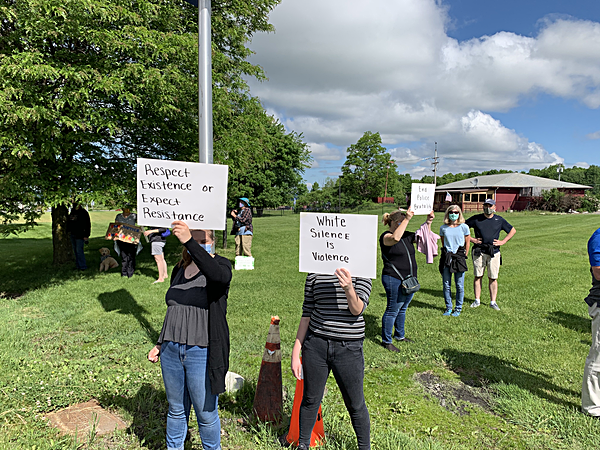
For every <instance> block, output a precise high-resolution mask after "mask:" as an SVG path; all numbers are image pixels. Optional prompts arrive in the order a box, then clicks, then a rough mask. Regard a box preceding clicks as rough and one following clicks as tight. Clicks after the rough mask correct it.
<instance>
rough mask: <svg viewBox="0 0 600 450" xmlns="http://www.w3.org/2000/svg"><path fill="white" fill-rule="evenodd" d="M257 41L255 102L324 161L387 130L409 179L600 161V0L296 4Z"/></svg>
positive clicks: (325, 164) (335, 164)
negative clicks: (434, 160) (262, 76)
mask: <svg viewBox="0 0 600 450" xmlns="http://www.w3.org/2000/svg"><path fill="white" fill-rule="evenodd" d="M271 21H272V23H273V24H274V25H275V27H276V30H277V31H276V33H274V34H261V35H258V36H256V37H255V38H254V40H253V42H252V44H251V48H252V50H254V51H255V52H256V54H255V55H254V56H253V57H252V59H251V60H252V62H254V63H257V64H260V65H261V66H262V67H263V68H264V70H265V72H266V74H267V76H268V77H269V81H266V82H263V83H258V82H251V90H252V93H253V94H254V95H257V96H258V97H260V98H261V100H262V102H263V104H264V105H265V107H266V108H267V110H268V111H269V112H270V113H271V114H273V115H275V116H276V117H278V118H279V119H280V120H281V121H282V123H284V125H285V126H286V127H287V128H288V130H295V131H296V132H299V133H303V135H304V139H305V142H307V143H308V144H309V145H310V148H311V151H312V154H313V158H314V162H313V167H312V168H311V169H309V170H307V172H306V174H305V178H306V179H307V181H308V182H309V183H312V182H314V181H318V182H319V183H321V182H322V181H324V180H325V179H326V178H327V177H335V176H337V175H338V174H339V171H340V167H341V165H342V164H343V161H344V155H345V149H346V148H347V147H348V146H349V145H351V144H353V143H355V142H356V141H357V140H358V138H360V136H361V135H362V134H363V132H364V131H367V130H368V131H373V132H376V131H378V132H380V133H381V135H382V138H383V141H384V145H385V146H386V147H387V148H388V149H389V151H390V153H391V155H392V157H393V159H394V160H395V161H396V162H397V167H398V171H399V172H401V173H410V174H411V175H412V176H413V177H415V178H420V177H421V176H423V175H427V174H430V173H431V166H430V161H429V160H426V159H425V158H428V157H431V156H432V154H433V147H434V142H436V141H437V142H438V153H439V156H440V158H441V159H440V166H439V171H440V173H446V172H452V173H456V172H467V171H471V170H488V169H492V168H504V169H512V170H527V169H529V168H532V167H537V168H540V167H544V166H547V165H549V164H553V163H557V162H562V163H564V164H565V165H567V166H572V165H579V166H584V167H585V166H586V165H590V164H596V165H600V108H599V107H600V1H599V0H587V1H583V0H572V1H562V0H546V1H540V0H534V1H531V0H530V1H522V0H521V1H515V0H504V1H502V2H497V1H496V2H491V1H482V0H479V1H475V0H445V1H442V2H439V1H435V0H371V2H369V3H365V2H364V1H358V0H328V1H327V2H323V1H322V0H320V1H317V0H283V1H282V3H281V5H279V6H278V7H277V8H276V9H275V10H274V11H273V13H272V15H271Z"/></svg>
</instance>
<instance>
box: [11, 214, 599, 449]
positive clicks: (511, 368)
mask: <svg viewBox="0 0 600 450" xmlns="http://www.w3.org/2000/svg"><path fill="white" fill-rule="evenodd" d="M361 212H364V211H361ZM373 213H375V214H377V213H379V215H380V214H381V209H380V208H378V209H375V210H373ZM91 216H92V220H93V226H92V239H91V242H90V245H89V246H87V247H86V257H87V261H88V265H89V266H90V269H89V270H88V271H86V272H83V273H79V272H77V271H74V270H72V267H63V268H59V269H57V268H55V267H52V265H51V256H52V242H51V229H50V223H49V222H48V220H49V217H47V216H45V217H44V219H46V221H42V222H41V225H40V226H39V227H37V228H36V229H35V230H32V231H29V232H27V233H26V234H24V235H21V236H19V237H18V238H7V239H2V240H0V250H1V254H2V259H1V261H0V273H1V278H0V293H2V294H0V295H1V296H0V344H1V345H2V351H1V352H0V367H1V369H2V370H0V448H7V449H13V448H28V449H29V448H36V449H63V448H78V445H79V444H77V443H76V442H75V441H74V440H73V439H72V438H69V437H64V436H60V435H59V434H58V432H57V431H55V430H54V429H52V428H50V427H49V426H48V425H47V420H46V414H47V413H49V412H51V411H54V410H56V409H60V408H62V407H65V406H68V405H70V404H74V403H77V402H81V401H87V400H89V399H91V398H96V399H98V400H99V401H100V403H101V404H102V405H103V406H104V407H106V408H108V409H111V410H113V411H116V412H118V413H119V414H120V415H121V416H122V417H123V418H125V419H126V420H127V421H128V422H129V423H131V426H130V428H129V429H127V430H126V431H122V432H117V433H114V434H112V435H110V436H108V437H102V438H95V439H94V438H93V437H90V436H84V437H83V442H84V444H85V446H86V447H87V448H98V449H99V448H111V449H121V448H131V449H140V448H147V449H160V448H164V447H165V445H164V433H165V422H166V419H165V417H166V409H167V403H166V398H165V395H164V388H163V385H162V380H161V376H160V367H159V366H158V365H152V364H150V363H149V362H148V361H147V360H146V354H147V352H148V350H149V349H150V348H151V347H152V346H153V344H154V341H155V339H156V337H157V335H158V332H159V331H160V328H161V326H162V320H163V317H164V312H165V308H166V305H165V303H164V294H165V292H166V290H167V285H166V284H162V285H161V284H156V285H154V284H152V282H153V281H154V280H155V279H156V275H157V273H156V266H155V264H154V261H153V259H152V257H151V256H150V254H149V246H148V245H146V247H145V248H144V250H143V252H142V253H141V254H140V255H138V268H137V271H136V274H135V276H134V277H133V278H131V279H126V278H125V279H123V278H121V276H120V272H119V269H113V270H112V271H111V272H109V273H106V274H99V273H98V272H97V268H98V265H99V262H100V258H99V253H98V249H99V248H101V247H103V246H107V245H106V244H107V241H104V239H103V238H102V236H103V234H104V232H105V230H106V227H107V224H108V223H109V222H110V221H111V220H112V219H113V218H114V216H115V213H114V212H94V213H92V214H91ZM503 216H504V217H505V218H507V220H509V222H510V223H511V224H512V225H514V226H515V227H516V229H517V234H516V236H515V237H514V238H513V240H511V241H510V242H509V243H508V244H507V245H506V246H505V247H503V252H502V254H503V266H502V268H501V271H500V278H499V296H498V304H499V305H500V307H501V308H502V310H501V311H500V312H496V311H493V310H492V309H491V308H489V307H487V306H486V305H487V304H488V303H489V294H488V292H487V281H485V282H484V295H483V296H482V297H483V298H482V306H481V307H479V308H477V309H471V308H469V307H468V304H470V303H471V301H472V300H473V290H472V280H473V274H472V271H471V270H470V271H469V272H468V273H467V276H466V281H465V285H466V299H465V306H466V308H465V309H464V310H463V313H462V314H461V316H460V317H458V318H454V317H442V312H443V310H444V301H443V297H442V291H441V284H442V283H441V276H440V274H439V272H438V269H437V263H438V261H437V259H436V261H435V263H434V264H432V265H427V264H426V263H425V258H424V256H423V255H420V254H419V255H418V256H417V260H418V263H419V272H418V273H419V281H420V282H421V286H422V288H421V290H420V291H419V292H418V293H417V294H416V295H415V298H414V300H413V302H412V304H411V306H410V308H409V310H408V314H407V321H406V328H407V336H408V337H410V338H411V339H413V340H414V341H415V343H414V344H410V345H405V344H403V345H401V350H402V352H401V353H399V354H393V353H391V352H388V351H386V350H384V349H383V348H382V347H381V346H380V342H381V339H380V330H381V316H382V314H383V311H384V309H385V303H386V301H385V292H384V290H383V287H382V285H381V281H380V279H379V278H378V279H376V280H373V292H372V294H371V299H370V304H369V306H368V308H367V310H366V313H365V319H366V323H367V338H366V340H365V345H364V353H365V367H366V369H365V395H366V398H367V404H368V407H369V411H370V414H371V430H372V441H373V448H374V449H377V450H380V449H384V450H385V449H390V450H392V449H418V450H420V449H480V448H483V447H487V448H492V449H532V448H536V449H537V448H547V449H597V448H600V423H598V421H596V420H593V419H590V418H588V417H586V416H584V415H583V414H581V413H580V412H579V405H580V393H581V377H582V372H583V365H584V360H585V357H586V355H587V352H588V350H589V345H590V342H591V336H590V320H589V317H588V316H587V306H586V304H585V303H584V301H583V298H584V297H585V296H586V295H587V292H588V289H589V286H590V282H591V279H590V273H589V263H588V260H587V252H586V242H587V239H588V238H589V236H590V235H591V234H592V233H593V231H594V230H596V229H597V228H598V227H600V216H598V215H538V214H535V213H513V214H503ZM422 220H423V218H422V217H415V218H414V219H413V221H412V223H411V225H410V227H409V229H410V230H413V231H414V230H415V229H416V228H418V226H419V225H420V224H421V221H422ZM441 222H442V214H438V217H437V218H436V220H435V222H434V226H433V228H434V230H435V229H438V228H439V225H440V224H441ZM254 224H255V231H256V235H255V237H254V243H253V249H252V250H253V254H254V256H255V258H256V263H255V267H256V269H255V270H253V271H238V272H235V273H234V276H233V281H232V284H231V291H230V296H229V309H228V321H229V326H230V329H231V358H230V369H231V370H232V371H234V372H237V373H239V374H241V375H242V376H243V377H244V378H245V379H246V381H247V385H246V388H244V389H243V390H242V391H241V392H240V393H238V394H237V395H236V396H229V395H224V396H222V397H221V398H220V410H221V418H222V425H223V429H224V432H225V434H224V436H223V448H225V449H275V448H278V444H277V443H276V437H277V436H278V435H280V434H283V433H284V431H285V429H286V427H285V424H284V425H283V426H281V427H271V426H262V425H258V424H253V423H252V422H251V421H250V420H248V419H249V416H250V414H251V407H252V401H253V396H254V387H255V384H256V380H257V378H258V372H259V369H260V363H261V358H262V353H263V350H264V345H265V341H266V336H267V332H268V328H269V323H270V317H271V315H275V314H277V315H279V317H280V318H281V339H282V348H283V356H284V360H283V362H282V366H283V384H284V390H285V393H286V399H285V404H284V409H285V413H286V415H287V416H289V415H290V414H291V404H292V399H293V392H294V387H295V380H294V379H293V377H292V375H291V372H290V370H289V357H290V353H291V348H292V345H293V341H294V337H295V333H296V329H297V326H298V322H299V320H300V315H301V305H302V295H303V286H304V278H305V274H302V273H299V272H298V229H299V216H297V215H284V216H272V217H265V218H255V220H254ZM381 231H383V227H381V228H380V232H381ZM219 234H220V233H219ZM108 246H109V247H111V246H110V245H108ZM166 252H167V261H168V263H169V267H170V268H171V267H172V266H173V264H174V263H176V261H177V260H178V257H179V252H180V246H179V245H178V243H177V241H176V239H174V238H173V237H170V238H169V241H168V243H167V247H166ZM219 252H220V253H221V254H223V255H224V256H226V257H228V258H230V259H232V260H233V256H234V252H233V239H232V237H231V236H230V237H229V242H228V248H227V249H226V250H219ZM113 256H115V255H114V252H113ZM469 264H470V261H469ZM380 269H381V261H379V270H378V272H379V271H380ZM323 415H324V424H325V430H326V433H327V436H328V441H327V444H326V445H325V449H340V450H341V449H355V448H356V443H355V438H354V434H353V432H352V428H351V425H350V420H349V418H348V415H347V413H346V411H345V407H344V405H343V401H342V399H341V395H340V393H339V390H338V389H337V387H336V386H335V381H334V380H333V378H331V379H330V380H329V383H328V389H327V392H326V395H325V398H324V401H323ZM240 419H241V420H240ZM193 428H195V426H193ZM188 448H201V446H200V443H199V438H198V435H197V432H196V431H193V433H192V442H191V444H189V445H188Z"/></svg>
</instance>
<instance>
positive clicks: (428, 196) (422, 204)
mask: <svg viewBox="0 0 600 450" xmlns="http://www.w3.org/2000/svg"><path fill="white" fill-rule="evenodd" d="M411 189H412V191H411V193H410V208H411V209H412V210H413V212H414V213H415V215H416V216H419V215H422V214H429V213H430V212H431V211H432V210H433V197H434V196H435V184H423V183H413V184H412V188H411Z"/></svg>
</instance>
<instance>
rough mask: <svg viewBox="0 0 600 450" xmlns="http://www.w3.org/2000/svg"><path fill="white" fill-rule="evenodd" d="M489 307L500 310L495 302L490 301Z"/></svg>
mask: <svg viewBox="0 0 600 450" xmlns="http://www.w3.org/2000/svg"><path fill="white" fill-rule="evenodd" d="M490 308H492V309H495V310H496V311H500V307H499V306H498V304H497V303H496V302H490Z"/></svg>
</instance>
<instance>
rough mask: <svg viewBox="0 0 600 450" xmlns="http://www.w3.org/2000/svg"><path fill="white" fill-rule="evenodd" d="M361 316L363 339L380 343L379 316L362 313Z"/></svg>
mask: <svg viewBox="0 0 600 450" xmlns="http://www.w3.org/2000/svg"><path fill="white" fill-rule="evenodd" d="M367 311H368V309H367ZM363 318H364V319H365V339H369V340H371V341H372V342H375V343H376V344H378V345H379V344H381V317H379V316H374V315H373V314H369V313H363Z"/></svg>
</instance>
